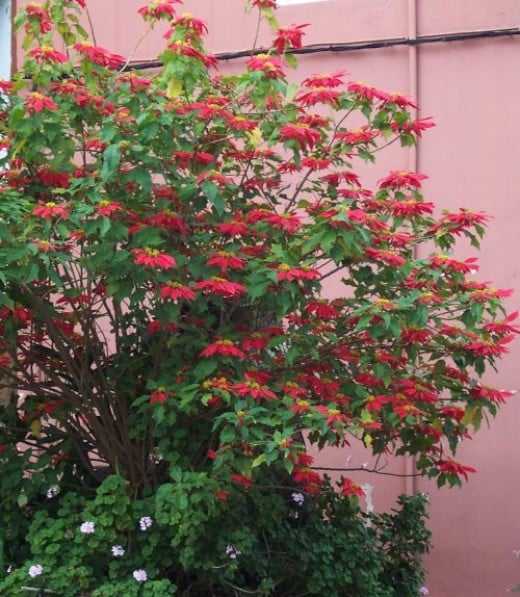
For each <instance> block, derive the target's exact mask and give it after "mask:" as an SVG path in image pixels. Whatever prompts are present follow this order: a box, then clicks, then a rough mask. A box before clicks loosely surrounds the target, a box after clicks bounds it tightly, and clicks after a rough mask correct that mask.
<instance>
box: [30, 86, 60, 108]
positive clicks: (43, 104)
mask: <svg viewBox="0 0 520 597" xmlns="http://www.w3.org/2000/svg"><path fill="white" fill-rule="evenodd" d="M24 106H25V108H26V110H27V112H29V113H36V112H42V111H43V110H52V111H54V110H57V109H58V106H57V105H56V104H55V103H54V100H52V99H51V98H50V97H45V96H44V95H42V94H41V93H38V92H36V91H35V92H34V93H30V94H29V95H28V96H27V98H26V99H25V102H24Z"/></svg>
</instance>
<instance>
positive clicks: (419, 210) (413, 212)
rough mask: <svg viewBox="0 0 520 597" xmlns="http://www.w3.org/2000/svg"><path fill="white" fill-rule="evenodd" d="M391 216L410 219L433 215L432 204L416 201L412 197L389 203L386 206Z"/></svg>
mask: <svg viewBox="0 0 520 597" xmlns="http://www.w3.org/2000/svg"><path fill="white" fill-rule="evenodd" d="M387 207H388V208H389V209H390V211H391V212H392V214H393V215H394V216H395V217H398V218H402V217H405V218H410V217H416V216H422V215H425V214H426V215H429V214H431V213H433V208H434V205H433V203H426V202H423V201H417V200H416V199H413V198H412V197H407V198H406V199H404V200H402V201H391V202H390V203H388V204H387Z"/></svg>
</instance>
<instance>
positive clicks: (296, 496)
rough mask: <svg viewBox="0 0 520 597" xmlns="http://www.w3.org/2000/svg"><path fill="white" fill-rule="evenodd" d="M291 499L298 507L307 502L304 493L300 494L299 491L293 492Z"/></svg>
mask: <svg viewBox="0 0 520 597" xmlns="http://www.w3.org/2000/svg"><path fill="white" fill-rule="evenodd" d="M291 498H292V501H293V502H294V503H295V504H298V506H301V505H302V504H303V502H304V501H305V496H304V495H303V493H300V492H299V491H293V492H292V493H291Z"/></svg>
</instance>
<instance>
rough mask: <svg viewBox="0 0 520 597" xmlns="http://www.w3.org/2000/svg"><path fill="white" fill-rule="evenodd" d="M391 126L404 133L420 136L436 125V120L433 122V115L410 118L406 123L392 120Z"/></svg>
mask: <svg viewBox="0 0 520 597" xmlns="http://www.w3.org/2000/svg"><path fill="white" fill-rule="evenodd" d="M390 126H391V127H392V130H394V131H399V132H402V133H413V134H414V135H417V136H418V137H422V132H423V131H425V130H427V129H429V128H432V127H434V126H435V122H433V120H432V117H431V116H429V117H428V118H418V119H417V120H410V121H409V122H404V123H400V122H396V121H395V120H392V122H390Z"/></svg>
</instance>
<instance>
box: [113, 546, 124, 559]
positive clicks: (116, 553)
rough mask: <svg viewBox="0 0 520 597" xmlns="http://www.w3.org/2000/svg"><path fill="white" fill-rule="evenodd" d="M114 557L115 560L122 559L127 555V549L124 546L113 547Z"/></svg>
mask: <svg viewBox="0 0 520 597" xmlns="http://www.w3.org/2000/svg"><path fill="white" fill-rule="evenodd" d="M112 555H113V556H114V558H120V557H121V556H124V555H125V548H124V547H123V546H122V545H112Z"/></svg>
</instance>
